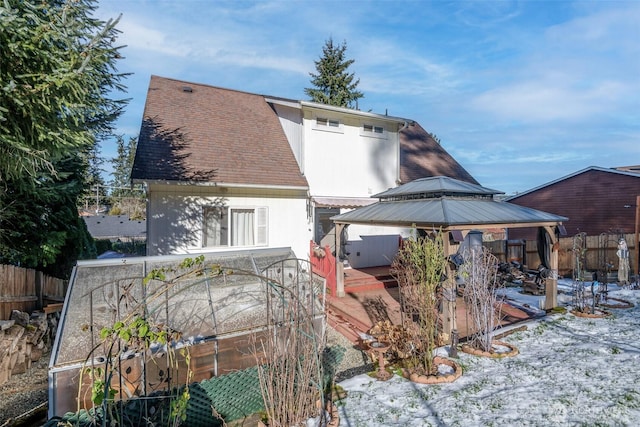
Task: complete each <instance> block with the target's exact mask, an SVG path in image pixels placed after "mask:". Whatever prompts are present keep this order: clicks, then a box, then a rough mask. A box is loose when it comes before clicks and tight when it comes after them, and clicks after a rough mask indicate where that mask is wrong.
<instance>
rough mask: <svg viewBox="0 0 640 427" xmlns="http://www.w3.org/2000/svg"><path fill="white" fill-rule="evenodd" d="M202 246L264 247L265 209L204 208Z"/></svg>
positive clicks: (265, 238) (265, 229)
mask: <svg viewBox="0 0 640 427" xmlns="http://www.w3.org/2000/svg"><path fill="white" fill-rule="evenodd" d="M202 225H203V226H202V230H203V233H202V246H203V247H206V248H209V247H220V246H266V245H267V208H266V207H263V208H228V207H217V206H216V207H205V208H204V211H203V224H202Z"/></svg>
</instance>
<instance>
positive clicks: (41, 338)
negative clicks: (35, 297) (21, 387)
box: [0, 310, 60, 385]
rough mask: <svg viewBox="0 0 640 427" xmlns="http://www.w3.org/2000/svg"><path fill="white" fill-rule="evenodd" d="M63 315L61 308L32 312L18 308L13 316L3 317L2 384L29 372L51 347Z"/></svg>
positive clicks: (0, 343)
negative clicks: (61, 314) (9, 317)
mask: <svg viewBox="0 0 640 427" xmlns="http://www.w3.org/2000/svg"><path fill="white" fill-rule="evenodd" d="M59 318H60V313H59V312H52V313H44V312H34V313H33V314H31V315H30V314H29V313H25V312H22V311H18V310H14V311H13V312H12V313H11V319H10V320H0V385H2V384H4V383H6V382H7V381H8V380H9V379H10V378H11V376H12V375H17V374H22V373H24V372H27V370H28V369H29V368H30V367H31V363H32V362H35V361H37V360H39V359H40V358H41V357H42V355H43V354H45V353H47V352H48V350H50V348H51V345H52V344H53V340H54V338H55V334H56V328H57V325H58V321H59Z"/></svg>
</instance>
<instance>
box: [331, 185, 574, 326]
mask: <svg viewBox="0 0 640 427" xmlns="http://www.w3.org/2000/svg"><path fill="white" fill-rule="evenodd" d="M497 194H504V193H503V192H501V191H497V190H493V189H490V188H486V187H482V186H480V185H476V184H471V183H468V182H464V181H460V180H457V179H453V178H449V177H445V176H436V177H429V178H422V179H417V180H415V181H411V182H409V183H406V184H403V185H401V186H398V187H396V188H392V189H389V190H387V191H384V192H382V193H378V194H375V195H373V196H372V197H375V198H378V199H379V200H378V202H376V203H373V204H371V205H368V206H364V207H361V208H357V209H354V210H352V211H350V212H346V213H343V214H340V215H336V216H334V217H332V218H331V219H332V220H333V222H334V224H335V226H336V248H340V247H342V246H341V244H342V243H344V242H341V241H340V239H341V236H342V235H343V233H342V231H343V229H344V228H345V227H347V226H349V225H350V224H368V225H372V224H375V225H379V226H390V227H414V228H416V229H418V230H425V231H427V232H430V231H434V230H441V231H442V232H443V233H447V234H448V235H449V238H448V239H446V238H445V239H444V244H445V253H446V254H447V255H453V254H455V253H456V252H458V250H459V249H460V244H461V243H462V242H464V240H465V238H466V237H467V235H468V234H469V232H471V231H475V230H478V231H483V230H489V229H495V228H503V229H509V228H523V227H538V228H539V229H540V230H541V231H540V233H539V234H540V236H541V237H542V238H541V239H540V242H542V245H543V246H544V248H543V249H544V253H545V254H547V255H548V256H547V255H545V256H544V257H541V258H545V259H544V260H542V262H543V265H544V264H545V263H546V264H548V265H544V266H545V267H546V268H547V269H548V270H549V271H550V274H548V277H547V279H546V282H545V306H544V308H545V309H547V310H548V309H552V308H553V307H555V306H556V305H557V293H558V238H559V234H560V229H561V228H562V222H564V221H567V219H568V218H566V217H563V216H559V215H554V214H551V213H547V212H543V211H539V210H536V209H531V208H527V207H524V206H518V205H515V204H511V203H508V202H503V201H498V200H496V199H495V198H494V196H495V195H497ZM540 242H539V244H540ZM546 258H548V259H546ZM336 264H337V265H336V282H337V292H336V293H337V296H338V297H342V296H344V295H345V291H344V266H343V265H342V263H340V262H338V263H336ZM449 273H450V272H449ZM453 276H454V275H453V274H447V279H446V281H445V283H444V289H445V294H446V295H454V296H455V292H456V285H455V278H454V277H453ZM455 304H456V303H455V297H452V298H445V304H444V307H443V328H444V331H443V332H444V333H445V334H446V335H447V336H450V334H451V332H452V331H453V330H455V329H456V328H457V325H456V318H455V312H456V309H455Z"/></svg>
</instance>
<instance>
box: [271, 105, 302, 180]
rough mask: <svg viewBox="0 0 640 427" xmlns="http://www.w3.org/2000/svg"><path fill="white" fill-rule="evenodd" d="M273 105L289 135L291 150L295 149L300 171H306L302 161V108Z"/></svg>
mask: <svg viewBox="0 0 640 427" xmlns="http://www.w3.org/2000/svg"><path fill="white" fill-rule="evenodd" d="M271 105H272V106H273V108H274V109H275V110H276V113H277V114H278V118H279V119H280V125H281V126H282V129H283V130H284V133H285V135H286V136H287V140H288V141H289V146H291V151H293V155H294V156H295V158H296V161H297V162H298V166H299V167H300V171H301V172H302V173H304V169H303V167H304V164H303V163H302V162H303V159H304V144H303V140H302V138H303V133H302V113H301V112H300V108H294V107H289V106H286V105H281V104H271Z"/></svg>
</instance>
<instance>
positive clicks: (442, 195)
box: [331, 176, 568, 229]
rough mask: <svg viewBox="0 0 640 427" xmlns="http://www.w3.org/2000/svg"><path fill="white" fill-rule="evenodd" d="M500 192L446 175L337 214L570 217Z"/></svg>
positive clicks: (451, 220)
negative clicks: (500, 197)
mask: <svg viewBox="0 0 640 427" xmlns="http://www.w3.org/2000/svg"><path fill="white" fill-rule="evenodd" d="M495 194H502V192H500V191H497V190H493V189H490V188H486V187H482V186H480V185H475V184H470V183H467V182H463V181H459V180H456V179H453V178H449V177H443V176H438V177H431V178H422V179H418V180H415V181H412V182H409V183H407V184H404V185H401V186H399V187H396V188H392V189H389V190H387V191H384V192H382V193H378V194H376V195H374V196H372V197H377V198H379V199H380V200H379V201H378V202H376V203H374V204H371V205H369V206H365V207H361V208H358V209H354V210H352V211H350V212H347V213H344V214H341V215H336V216H334V217H332V218H331V219H332V220H333V221H334V222H336V223H343V224H378V225H388V226H401V227H403V226H409V227H410V226H415V227H417V228H432V227H436V228H440V227H441V228H443V229H468V228H470V227H478V228H486V227H491V226H503V227H511V228H515V227H533V226H545V225H557V224H559V223H561V222H563V221H566V220H567V219H568V218H566V217H563V216H559V215H555V214H551V213H548V212H543V211H539V210H536V209H531V208H527V207H524V206H519V205H515V204H511V203H508V202H501V201H497V200H494V198H493V196H494V195H495Z"/></svg>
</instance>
